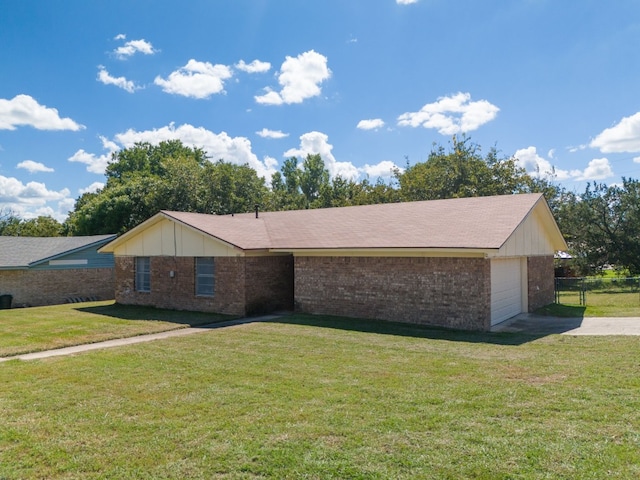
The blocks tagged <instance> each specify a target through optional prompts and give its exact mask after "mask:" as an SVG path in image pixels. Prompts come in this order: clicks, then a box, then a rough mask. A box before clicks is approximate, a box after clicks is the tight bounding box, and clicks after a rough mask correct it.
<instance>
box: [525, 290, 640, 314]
mask: <svg viewBox="0 0 640 480" xmlns="http://www.w3.org/2000/svg"><path fill="white" fill-rule="evenodd" d="M559 300H560V303H552V304H550V305H547V306H545V307H542V308H541V309H539V310H537V311H536V313H538V314H540V315H552V316H557V317H640V292H610V291H606V290H595V291H587V292H586V302H587V304H586V305H580V293H579V292H578V291H572V292H561V293H560V299H559Z"/></svg>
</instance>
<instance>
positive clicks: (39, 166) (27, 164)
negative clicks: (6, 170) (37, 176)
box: [16, 160, 54, 173]
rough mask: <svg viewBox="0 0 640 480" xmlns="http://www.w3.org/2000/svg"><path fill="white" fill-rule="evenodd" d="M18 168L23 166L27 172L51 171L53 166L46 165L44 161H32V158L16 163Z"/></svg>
mask: <svg viewBox="0 0 640 480" xmlns="http://www.w3.org/2000/svg"><path fill="white" fill-rule="evenodd" d="M16 166H17V167H18V168H24V169H25V170H27V171H28V172H29V173H37V172H41V173H49V172H53V171H54V170H53V168H50V167H47V166H46V165H45V164H44V163H40V162H34V161H33V160H25V161H24V162H20V163H19V164H18V165H16Z"/></svg>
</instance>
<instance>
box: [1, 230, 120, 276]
mask: <svg viewBox="0 0 640 480" xmlns="http://www.w3.org/2000/svg"><path fill="white" fill-rule="evenodd" d="M115 237H116V236H115V235H91V236H83V237H3V236H0V268H4V269H7V268H27V267H29V266H33V265H36V264H38V263H42V262H45V261H48V260H51V259H54V258H57V257H60V256H62V255H68V254H70V253H72V252H76V251H78V250H83V249H85V248H88V247H91V246H93V245H96V246H100V245H102V244H104V243H106V242H108V241H110V240H113V239H114V238H115Z"/></svg>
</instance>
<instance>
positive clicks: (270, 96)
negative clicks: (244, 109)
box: [255, 50, 331, 105]
mask: <svg viewBox="0 0 640 480" xmlns="http://www.w3.org/2000/svg"><path fill="white" fill-rule="evenodd" d="M330 77H331V70H329V68H328V67H327V57H325V56H324V55H321V54H319V53H317V52H315V51H314V50H309V51H308V52H304V53H302V54H300V55H298V56H297V57H295V58H294V57H289V56H287V57H286V60H285V61H284V62H283V64H282V66H281V67H280V74H279V75H278V83H279V84H280V86H281V87H282V89H281V90H280V92H276V91H274V90H272V89H270V88H268V87H267V88H266V89H265V91H266V93H265V94H264V95H261V96H256V97H255V100H256V102H257V103H261V104H264V105H282V104H292V103H302V102H303V101H304V100H306V99H307V98H312V97H316V96H318V95H320V93H321V92H322V90H321V88H320V84H321V83H322V82H323V81H325V80H327V79H328V78H330Z"/></svg>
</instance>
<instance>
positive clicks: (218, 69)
mask: <svg viewBox="0 0 640 480" xmlns="http://www.w3.org/2000/svg"><path fill="white" fill-rule="evenodd" d="M232 76H233V74H232V72H231V69H230V68H229V67H227V66H226V65H211V64H210V63H209V62H198V61H196V60H193V59H191V60H189V61H188V62H187V64H186V65H185V66H184V67H181V68H179V69H178V70H176V71H174V72H172V73H171V74H170V75H169V77H168V78H167V79H166V80H165V79H163V78H162V77H160V76H157V77H156V78H155V80H154V82H153V83H155V84H156V85H158V86H160V87H162V90H164V91H165V92H167V93H171V94H175V95H183V96H185V97H191V98H199V99H202V98H209V97H210V96H211V95H213V94H217V93H224V81H225V80H227V79H229V78H231V77H232Z"/></svg>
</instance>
